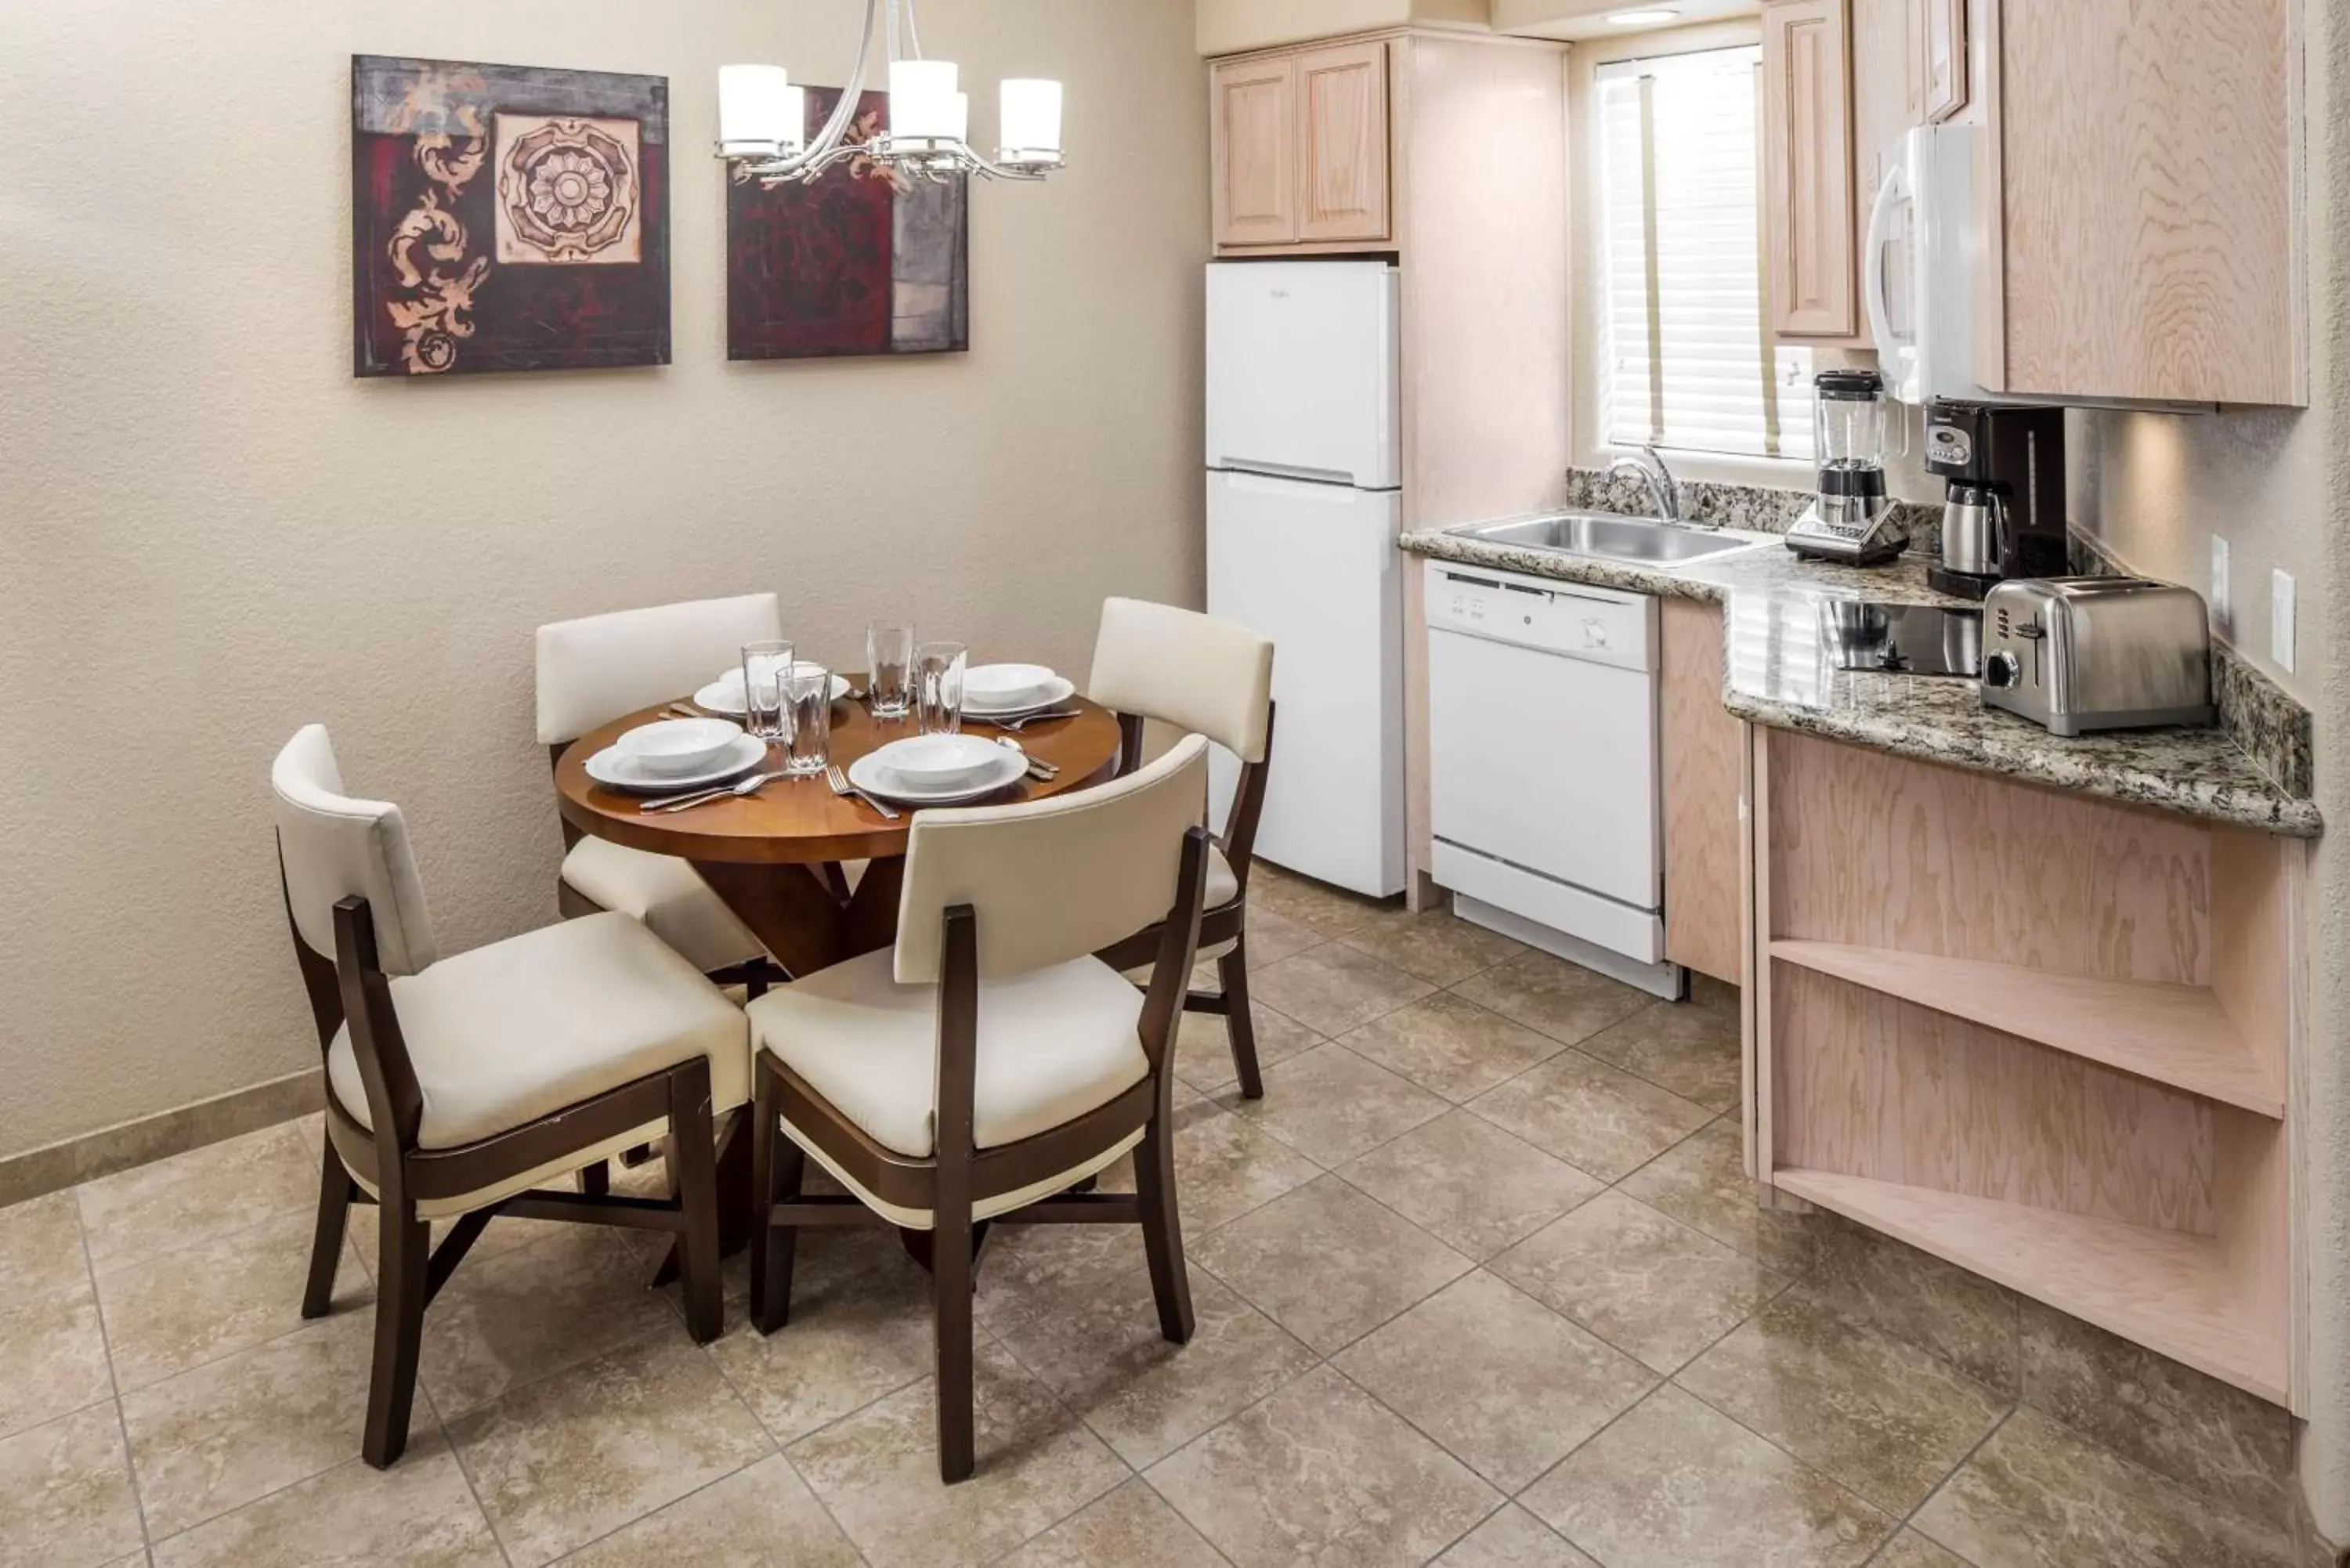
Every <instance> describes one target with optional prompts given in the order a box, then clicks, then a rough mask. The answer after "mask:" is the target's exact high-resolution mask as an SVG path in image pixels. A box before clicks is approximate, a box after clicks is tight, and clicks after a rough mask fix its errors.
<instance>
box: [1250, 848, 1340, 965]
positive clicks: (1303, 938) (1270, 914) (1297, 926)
mask: <svg viewBox="0 0 2350 1568" xmlns="http://www.w3.org/2000/svg"><path fill="white" fill-rule="evenodd" d="M1255 880H1256V877H1255V874H1254V873H1253V872H1252V873H1251V874H1250V877H1249V881H1250V884H1251V886H1250V889H1249V891H1250V894H1251V897H1250V899H1249V910H1248V917H1247V919H1246V920H1245V921H1244V922H1243V927H1242V929H1243V934H1244V936H1245V938H1246V946H1247V948H1248V965H1249V972H1250V973H1251V974H1254V973H1255V972H1256V971H1258V970H1261V969H1263V968H1264V967H1265V966H1266V965H1267V964H1276V963H1279V962H1280V961H1282V960H1284V959H1285V958H1292V957H1295V955H1297V954H1299V953H1302V952H1304V951H1305V950H1306V949H1307V948H1318V947H1320V946H1321V945H1322V944H1323V943H1324V942H1326V941H1328V940H1330V939H1329V938H1328V937H1327V936H1325V935H1324V934H1323V933H1322V932H1320V931H1318V930H1316V929H1314V928H1313V927H1312V926H1309V925H1307V924H1306V923H1305V921H1303V920H1295V919H1290V918H1289V917H1288V916H1286V915H1284V914H1282V913H1281V912H1280V911H1279V910H1277V909H1270V908H1268V907H1266V906H1265V905H1263V904H1262V903H1260V902H1259V901H1258V900H1257V899H1256V898H1255V897H1254V894H1255V891H1256V889H1255V886H1254V884H1255Z"/></svg>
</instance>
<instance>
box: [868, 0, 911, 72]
mask: <svg viewBox="0 0 2350 1568" xmlns="http://www.w3.org/2000/svg"><path fill="white" fill-rule="evenodd" d="M882 4H884V5H887V6H889V13H888V16H889V64H891V65H893V66H894V65H896V64H897V63H898V62H899V60H902V59H904V58H905V57H906V56H905V53H904V51H903V49H902V48H901V47H900V46H899V26H898V0H882ZM867 31H868V32H870V31H871V29H870V28H869V27H868V29H867Z"/></svg>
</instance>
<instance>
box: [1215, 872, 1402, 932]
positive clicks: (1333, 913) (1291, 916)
mask: <svg viewBox="0 0 2350 1568" xmlns="http://www.w3.org/2000/svg"><path fill="white" fill-rule="evenodd" d="M1248 900H1249V917H1250V919H1255V918H1256V916H1257V914H1258V912H1259V911H1261V910H1270V911H1271V912H1272V913H1274V914H1275V915H1278V916H1280V917H1281V918H1282V919H1284V920H1292V921H1295V922H1296V923H1297V924H1299V925H1301V926H1305V927H1306V928H1308V929H1311V930H1314V931H1316V932H1319V933H1320V934H1321V935H1322V936H1324V937H1326V938H1328V937H1343V936H1345V935H1346V934H1347V932H1349V931H1357V930H1360V929H1362V928H1363V927H1364V926H1366V925H1367V924H1368V923H1369V922H1370V920H1371V919H1372V918H1373V917H1375V916H1377V915H1378V914H1379V913H1380V912H1381V911H1382V910H1386V909H1396V908H1398V907H1399V905H1397V904H1395V903H1392V902H1388V901H1386V900H1382V899H1374V898H1364V897H1363V896H1362V895H1361V894H1359V893H1350V892H1348V891H1347V890H1346V889H1345V888H1333V887H1331V886H1330V885H1329V884H1327V883H1326V882H1316V881H1315V880H1314V879H1313V878H1312V877H1300V876H1298V875H1296V874H1295V872H1291V871H1284V870H1283V869H1282V868H1281V867H1278V866H1275V865H1273V864H1272V863H1270V862H1269V861H1265V860H1258V861H1257V862H1256V863H1255V864H1254V865H1253V866H1252V867H1250V868H1249V890H1248Z"/></svg>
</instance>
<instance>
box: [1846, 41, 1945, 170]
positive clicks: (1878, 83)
mask: <svg viewBox="0 0 2350 1568" xmlns="http://www.w3.org/2000/svg"><path fill="white" fill-rule="evenodd" d="M1851 3H1852V140H1853V149H1852V151H1853V164H1854V168H1855V169H1856V171H1857V175H1858V186H1857V189H1858V191H1859V193H1860V194H1859V202H1860V205H1861V206H1862V207H1866V205H1867V202H1868V201H1869V198H1870V196H1871V194H1872V193H1873V192H1875V191H1876V190H1877V187H1878V186H1879V185H1880V184H1882V183H1883V182H1884V181H1885V170H1886V164H1887V160H1888V159H1889V157H1890V156H1891V154H1892V152H1893V151H1894V148H1895V146H1896V145H1897V144H1898V142H1899V141H1900V140H1901V136H1902V133H1903V132H1904V131H1906V130H1908V129H1909V128H1910V127H1911V126H1913V125H1922V124H1923V123H1925V119H1926V89H1925V83H1924V80H1923V76H1922V71H1921V65H1922V62H1923V60H1924V58H1925V50H1924V47H1923V44H1922V35H1923V33H1924V31H1925V6H1926V4H1927V0H1851Z"/></svg>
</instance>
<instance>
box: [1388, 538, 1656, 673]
mask: <svg viewBox="0 0 2350 1568" xmlns="http://www.w3.org/2000/svg"><path fill="white" fill-rule="evenodd" d="M1428 628H1429V630H1430V631H1452V632H1460V633H1461V634H1463V635H1465V636H1469V637H1482V638H1486V639H1491V640H1492V641H1495V642H1506V643H1510V644H1513V645H1514V646H1516V647H1520V648H1531V649H1537V650H1539V651H1541V652H1544V653H1555V654H1560V655H1564V656H1565V657H1566V658H1570V659H1586V660H1588V661H1590V662H1592V663H1596V664H1608V665H1614V666H1616V667H1617V668H1618V669H1622V670H1652V669H1654V668H1655V667H1656V658H1657V601H1656V600H1655V599H1653V598H1650V597H1648V596H1647V595H1645V594H1627V593H1619V592H1617V591H1616V590H1615V589H1613V588H1595V587H1585V586H1584V585H1583V584H1581V583H1565V582H1556V581H1553V580H1551V579H1549V578H1545V577H1532V576H1525V575H1523V573H1518V572H1496V571H1490V570H1488V569H1486V568H1485V567H1482V566H1459V565H1456V564H1454V563H1452V562H1449V561H1431V562H1430V563H1429V565H1428Z"/></svg>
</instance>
